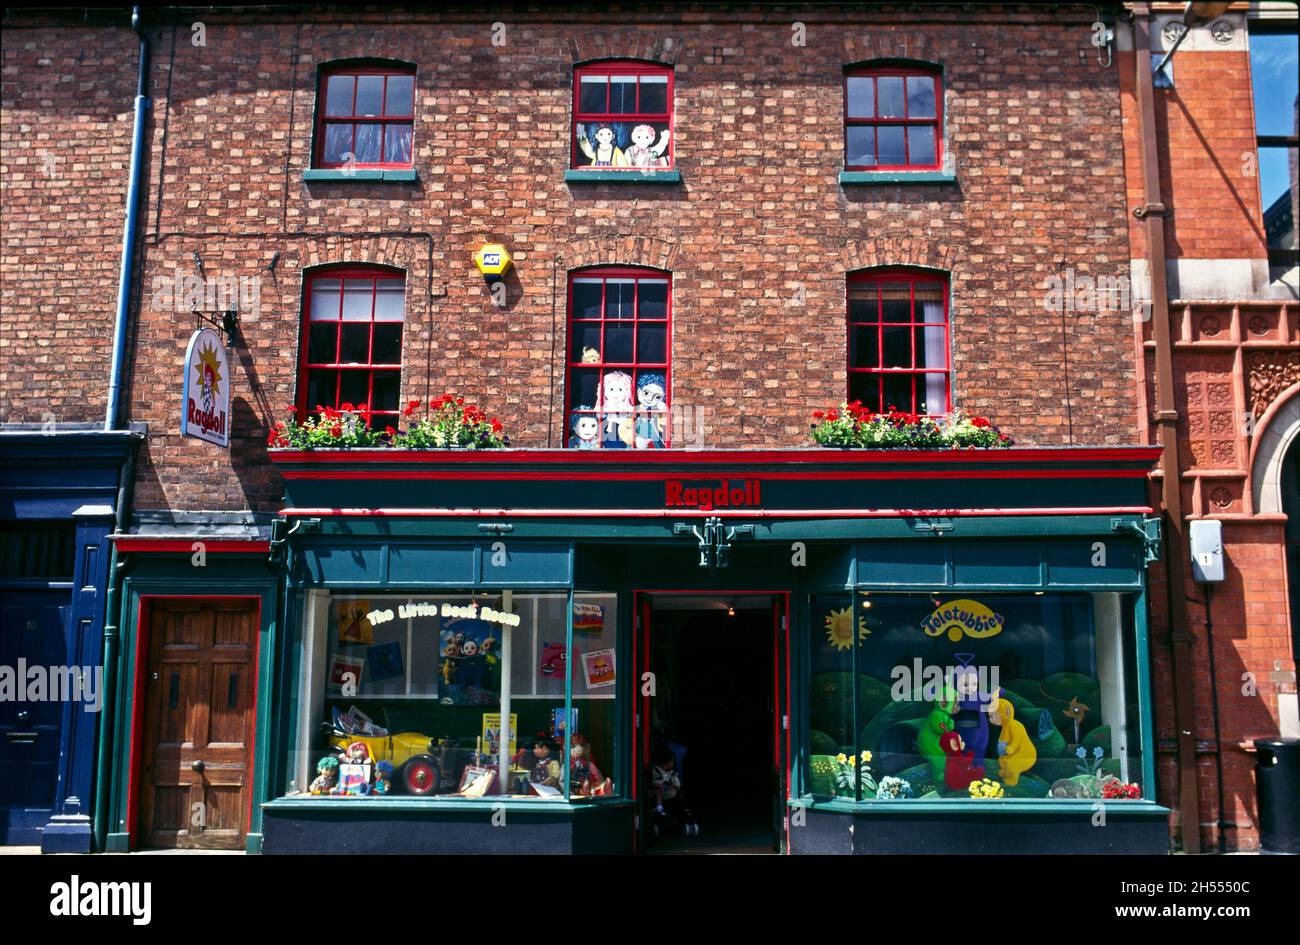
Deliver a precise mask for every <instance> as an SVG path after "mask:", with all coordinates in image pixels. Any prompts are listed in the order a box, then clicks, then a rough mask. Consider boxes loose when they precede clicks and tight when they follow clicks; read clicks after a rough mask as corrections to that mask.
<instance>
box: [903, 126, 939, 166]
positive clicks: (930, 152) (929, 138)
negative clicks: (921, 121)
mask: <svg viewBox="0 0 1300 945" xmlns="http://www.w3.org/2000/svg"><path fill="white" fill-rule="evenodd" d="M907 156H908V163H909V164H918V165H925V164H933V163H934V126H933V125H912V126H910V127H909V128H908V129H907Z"/></svg>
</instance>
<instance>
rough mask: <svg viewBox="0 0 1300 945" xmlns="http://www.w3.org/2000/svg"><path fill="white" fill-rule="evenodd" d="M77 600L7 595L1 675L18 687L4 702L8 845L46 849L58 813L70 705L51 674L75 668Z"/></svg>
mask: <svg viewBox="0 0 1300 945" xmlns="http://www.w3.org/2000/svg"><path fill="white" fill-rule="evenodd" d="M69 598H70V592H69V591H65V590H5V591H0V667H2V668H3V670H0V671H3V672H4V673H5V674H6V676H8V677H9V678H6V679H4V680H3V681H0V686H8V685H9V684H10V681H11V680H12V683H13V685H14V687H15V691H13V692H12V693H11V692H9V691H5V692H4V697H3V698H0V844H32V845H36V844H39V843H40V842H41V828H42V827H44V826H45V824H46V822H47V821H48V820H49V819H50V814H51V811H52V809H53V807H54V803H55V791H56V788H57V783H58V775H59V750H60V746H59V741H60V734H61V721H62V717H63V702H62V701H61V700H60V699H59V695H60V693H58V692H54V693H51V692H50V691H49V686H48V675H49V670H50V668H51V667H60V668H61V667H63V666H65V665H66V664H67V663H68V654H67V640H66V636H65V633H64V627H65V623H66V621H67V616H68V609H69V607H70V600H69ZM20 659H21V660H23V661H24V663H23V664H21V665H20V663H19V660H20ZM21 666H25V667H26V668H28V669H29V670H30V669H31V668H33V667H39V668H40V669H41V671H42V672H43V673H45V674H46V676H47V685H46V686H45V687H44V689H45V691H44V693H43V694H42V693H40V692H39V691H36V690H33V689H32V688H31V674H30V672H29V673H25V674H23V675H24V676H26V677H28V678H22V677H19V676H18V675H17V674H18V670H19V669H20V668H21ZM33 695H35V696H41V698H38V699H36V700H32V699H30V698H28V697H29V696H33Z"/></svg>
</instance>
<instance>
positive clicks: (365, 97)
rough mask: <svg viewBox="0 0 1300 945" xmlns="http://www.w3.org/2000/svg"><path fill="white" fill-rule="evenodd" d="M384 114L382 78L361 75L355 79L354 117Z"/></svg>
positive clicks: (380, 76) (379, 76)
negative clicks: (355, 103) (355, 102)
mask: <svg viewBox="0 0 1300 945" xmlns="http://www.w3.org/2000/svg"><path fill="white" fill-rule="evenodd" d="M383 113H384V77H383V76H382V75H363V76H358V77H357V105H356V112H355V113H354V114H356V115H382V114H383Z"/></svg>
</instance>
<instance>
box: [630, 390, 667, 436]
mask: <svg viewBox="0 0 1300 945" xmlns="http://www.w3.org/2000/svg"><path fill="white" fill-rule="evenodd" d="M666 393H667V391H666V387H665V383H664V376H663V375H662V374H660V373H658V372H657V371H647V372H645V373H644V374H640V375H638V377H637V380H636V400H637V417H636V448H637V449H639V450H644V449H663V445H664V424H663V418H662V417H657V416H655V414H656V413H662V412H663V410H664V397H665V395H666Z"/></svg>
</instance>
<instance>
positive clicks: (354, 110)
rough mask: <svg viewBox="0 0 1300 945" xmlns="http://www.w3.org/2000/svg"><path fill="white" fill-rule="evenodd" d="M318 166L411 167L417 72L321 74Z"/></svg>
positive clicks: (367, 69) (363, 69) (342, 69)
mask: <svg viewBox="0 0 1300 945" xmlns="http://www.w3.org/2000/svg"><path fill="white" fill-rule="evenodd" d="M317 95H318V99H317V108H316V152H315V161H314V163H313V166H314V167H319V168H333V167H378V168H406V167H410V166H411V155H412V153H413V146H414V136H415V70H414V69H412V68H411V67H409V66H404V65H400V64H394V65H392V66H383V65H347V66H338V67H334V68H328V69H324V70H322V72H321V77H320V88H319V91H318V93H317Z"/></svg>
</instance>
